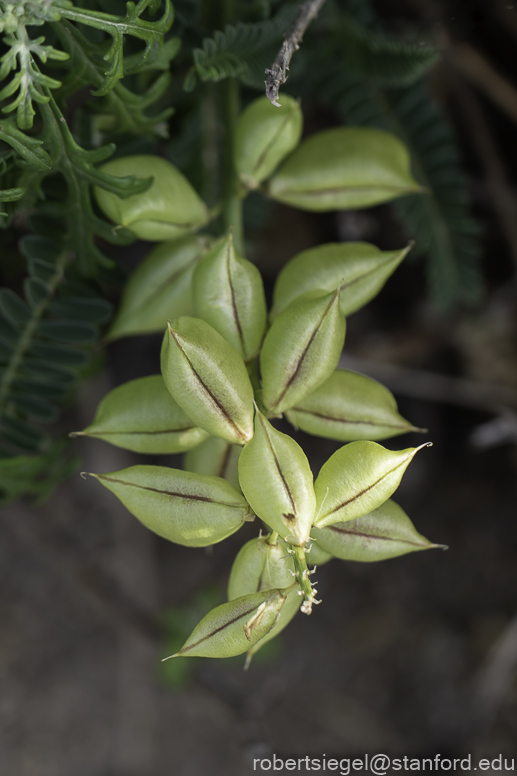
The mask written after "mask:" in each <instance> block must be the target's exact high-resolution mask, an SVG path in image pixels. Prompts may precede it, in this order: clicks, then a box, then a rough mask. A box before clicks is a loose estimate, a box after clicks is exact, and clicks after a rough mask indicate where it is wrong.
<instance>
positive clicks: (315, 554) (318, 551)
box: [305, 526, 333, 566]
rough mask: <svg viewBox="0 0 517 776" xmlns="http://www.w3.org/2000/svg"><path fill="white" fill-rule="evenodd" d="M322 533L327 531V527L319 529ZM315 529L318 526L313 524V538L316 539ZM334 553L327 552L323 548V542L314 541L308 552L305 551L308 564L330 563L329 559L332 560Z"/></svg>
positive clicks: (322, 564) (320, 564)
mask: <svg viewBox="0 0 517 776" xmlns="http://www.w3.org/2000/svg"><path fill="white" fill-rule="evenodd" d="M317 530H318V531H319V532H320V533H321V531H324V530H325V531H326V530H327V529H326V528H322V529H321V531H320V529H317ZM315 531H316V527H315V526H313V527H312V528H311V539H314V537H315ZM332 558H333V555H332V554H331V553H330V552H327V551H326V550H324V549H323V547H322V546H321V544H320V543H319V541H318V542H312V545H311V548H310V550H309V551H308V552H306V553H305V559H306V560H307V565H308V566H324V565H325V563H328V562H329V560H332Z"/></svg>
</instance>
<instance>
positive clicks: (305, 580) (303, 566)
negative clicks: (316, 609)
mask: <svg viewBox="0 0 517 776" xmlns="http://www.w3.org/2000/svg"><path fill="white" fill-rule="evenodd" d="M291 554H292V558H293V560H294V570H295V576H296V581H297V583H298V585H299V586H300V589H301V590H302V592H303V598H304V601H303V605H302V609H301V611H302V612H303V613H304V614H310V613H311V612H312V605H313V604H314V603H319V602H318V601H316V593H317V592H318V591H317V590H316V589H315V588H313V587H312V585H311V581H310V579H309V569H308V568H307V561H306V559H305V549H304V548H303V547H296V546H294V545H291Z"/></svg>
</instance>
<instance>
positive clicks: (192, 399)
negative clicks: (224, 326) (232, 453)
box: [161, 316, 253, 445]
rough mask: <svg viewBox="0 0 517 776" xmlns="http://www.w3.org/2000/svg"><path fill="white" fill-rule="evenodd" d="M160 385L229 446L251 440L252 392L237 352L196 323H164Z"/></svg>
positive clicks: (183, 320) (190, 320) (207, 327)
mask: <svg viewBox="0 0 517 776" xmlns="http://www.w3.org/2000/svg"><path fill="white" fill-rule="evenodd" d="M161 365H162V374H163V378H164V380H165V385H166V386H167V389H168V390H169V391H170V393H171V395H172V397H173V398H174V399H175V400H176V401H177V403H178V404H179V405H180V407H182V408H183V410H184V411H185V412H187V413H188V415H189V416H190V417H191V418H192V420H193V421H194V422H195V423H196V424H197V425H198V426H199V427H200V428H203V429H205V431H208V433H210V434H213V435H214V436H218V437H222V438H223V439H226V440H227V441H228V442H231V443H233V444H241V445H242V444H245V443H246V442H248V441H249V440H250V439H251V437H252V436H253V388H252V385H251V382H250V379H249V377H248V372H247V369H246V365H245V363H244V361H243V360H242V358H241V356H240V355H239V354H238V353H237V351H236V350H235V349H234V348H232V346H231V345H229V344H228V343H227V342H226V340H225V339H223V337H221V335H220V334H218V332H216V331H215V329H214V328H213V327H212V326H210V325H209V324H208V323H206V322H205V321H202V320H199V319H198V318H190V317H188V316H184V317H181V318H178V319H176V320H175V321H173V322H172V323H171V322H170V321H169V322H168V324H167V330H166V332H165V337H164V340H163V346H162V354H161Z"/></svg>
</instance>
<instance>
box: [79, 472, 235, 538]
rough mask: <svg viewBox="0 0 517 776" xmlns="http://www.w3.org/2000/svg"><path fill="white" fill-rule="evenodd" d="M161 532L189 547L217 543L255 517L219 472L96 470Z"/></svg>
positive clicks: (137, 514)
mask: <svg viewBox="0 0 517 776" xmlns="http://www.w3.org/2000/svg"><path fill="white" fill-rule="evenodd" d="M91 476H92V477H95V478H96V479H97V480H99V482H100V483H101V484H102V485H104V487H105V488H107V489H108V490H111V492H112V493H114V494H115V496H117V498H119V499H120V501H122V503H123V504H124V506H125V507H127V508H128V509H129V511H130V512H131V514H133V515H134V516H135V517H137V518H138V520H140V522H141V523H143V524H144V525H145V526H146V528H149V530H151V531H153V532H154V533H155V534H158V536H162V537H163V538H164V539H168V540H169V541H170V542H175V544H183V545H184V546H185V547H207V546H208V545H210V544H217V542H221V541H222V540H223V539H226V538H227V537H228V536H231V535H232V534H233V533H235V531H238V529H239V528H240V527H241V526H242V524H243V521H244V520H249V519H250V510H249V507H248V504H247V503H246V501H245V500H244V499H243V497H242V496H241V494H240V493H238V492H237V491H236V490H235V488H232V486H231V485H230V484H229V483H228V482H226V480H222V479H221V478H220V477H208V476H205V475H203V474H192V473H191V472H184V471H181V470H180V469H168V468H167V467H165V466H130V467H129V469H123V470H122V471H119V472H111V473H109V474H91Z"/></svg>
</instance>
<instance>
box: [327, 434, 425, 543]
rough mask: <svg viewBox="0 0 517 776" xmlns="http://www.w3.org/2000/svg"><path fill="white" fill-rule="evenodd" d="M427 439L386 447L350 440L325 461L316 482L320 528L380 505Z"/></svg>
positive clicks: (394, 489)
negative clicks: (403, 446)
mask: <svg viewBox="0 0 517 776" xmlns="http://www.w3.org/2000/svg"><path fill="white" fill-rule="evenodd" d="M431 445H432V443H431V442H427V443H425V444H423V445H420V447H409V448H407V449H406V450H387V449H386V448H384V447H382V446H381V445H378V444H377V443H376V442H350V444H348V445H345V447H342V448H340V449H339V450H338V451H337V452H336V453H334V455H332V456H331V457H330V458H329V459H328V461H327V462H326V463H325V464H323V466H322V468H321V471H320V473H319V475H318V477H317V479H316V482H315V483H314V490H315V493H316V499H317V510H316V518H315V520H314V525H315V526H317V527H318V528H321V527H323V526H328V525H334V524H335V523H342V522H346V521H348V520H353V519H355V518H356V517H361V516H362V515H366V514H368V512H372V511H373V510H374V509H377V507H380V506H381V504H383V503H384V502H385V501H387V500H388V499H389V498H390V496H392V495H393V493H394V492H395V491H396V489H397V488H398V486H399V485H400V481H401V479H402V475H403V474H404V472H405V471H406V469H407V467H408V466H409V464H410V463H411V461H412V460H413V458H414V456H415V455H416V453H417V452H418V451H419V450H421V449H422V448H423V447H431Z"/></svg>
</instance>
